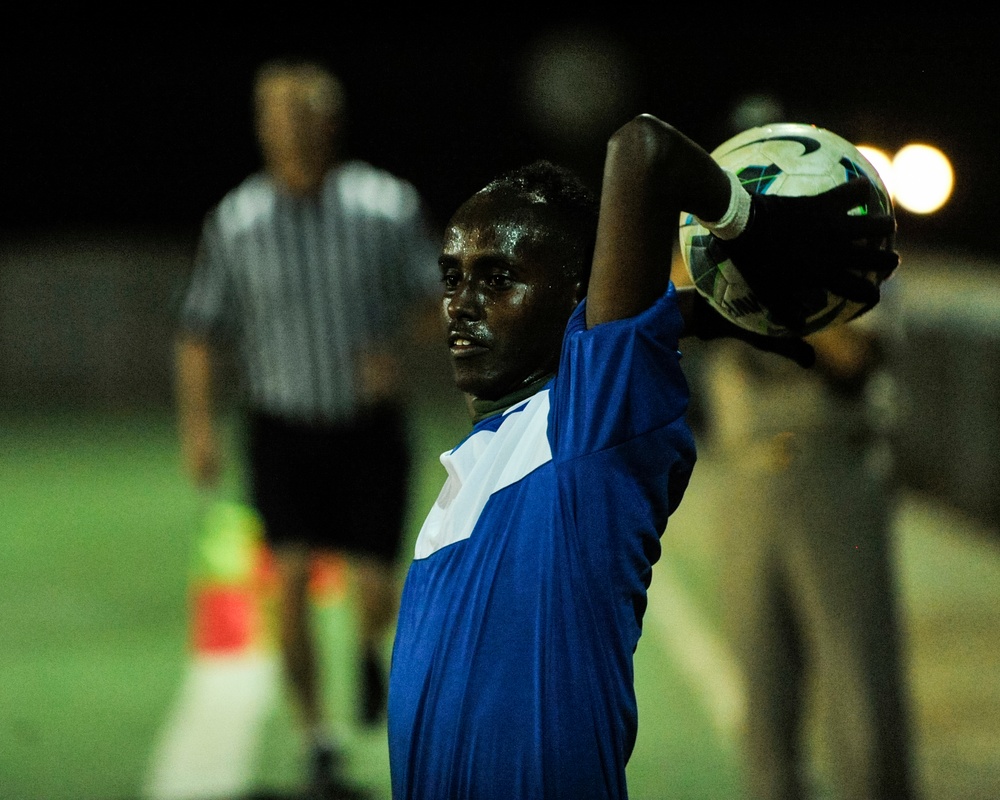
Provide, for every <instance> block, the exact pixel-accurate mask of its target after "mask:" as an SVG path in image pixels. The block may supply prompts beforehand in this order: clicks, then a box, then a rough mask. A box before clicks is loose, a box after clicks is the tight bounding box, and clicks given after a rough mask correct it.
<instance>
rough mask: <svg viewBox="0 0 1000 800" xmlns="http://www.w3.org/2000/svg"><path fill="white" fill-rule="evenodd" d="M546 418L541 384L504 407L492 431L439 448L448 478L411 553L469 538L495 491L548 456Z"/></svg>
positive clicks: (417, 554)
mask: <svg viewBox="0 0 1000 800" xmlns="http://www.w3.org/2000/svg"><path fill="white" fill-rule="evenodd" d="M548 422H549V390H548V389H545V390H543V391H541V392H539V393H538V394H536V395H534V396H533V397H531V398H529V399H528V400H526V401H525V402H524V403H521V404H518V405H515V406H512V407H511V408H509V409H507V410H506V411H505V412H504V421H503V422H502V423H501V425H500V427H499V428H498V429H497V430H496V431H492V430H481V431H477V432H476V433H473V434H472V435H471V436H469V437H468V438H467V439H466V440H465V441H463V442H462V443H461V444H460V445H459V446H458V447H457V448H455V449H454V450H451V451H449V452H447V453H444V454H442V456H441V463H442V464H443V465H444V468H445V470H447V472H448V478H447V480H446V481H445V484H444V486H443V487H442V489H441V493H440V495H438V499H437V500H436V501H435V503H434V507H433V508H432V509H431V511H430V513H429V514H428V515H427V519H426V520H424V524H423V527H422V528H421V529H420V534H419V535H418V536H417V542H416V545H415V547H414V556H413V557H414V558H415V559H420V558H427V557H428V556H430V555H433V554H434V553H436V552H437V551H438V550H440V549H441V548H443V547H447V546H448V545H450V544H454V543H455V542H460V541H462V540H464V539H468V538H469V537H470V536H471V535H472V531H473V529H474V528H475V527H476V523H477V522H478V521H479V516H480V514H482V512H483V509H484V508H485V507H486V503H487V501H488V500H489V499H490V497H491V496H492V495H493V494H495V493H496V492H499V491H500V490H501V489H503V488H505V487H507V486H512V485H513V484H515V483H517V482H518V481H519V480H521V479H522V478H523V477H525V476H526V475H528V474H530V473H531V472H533V471H534V470H536V469H538V467H540V466H542V465H543V464H547V463H548V462H549V461H551V460H552V449H551V448H550V446H549V437H548ZM514 456H516V457H514Z"/></svg>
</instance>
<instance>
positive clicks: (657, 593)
mask: <svg viewBox="0 0 1000 800" xmlns="http://www.w3.org/2000/svg"><path fill="white" fill-rule="evenodd" d="M660 567H661V568H660V570H659V571H658V572H656V571H655V570H654V575H655V577H654V580H653V584H652V586H651V587H650V589H649V593H648V598H649V610H650V611H651V612H652V614H651V615H650V616H652V618H653V621H654V623H655V624H656V627H657V630H658V631H659V632H660V634H661V635H662V636H663V637H664V638H665V639H666V641H667V650H668V653H667V656H668V657H669V658H672V659H673V660H674V661H675V662H676V663H677V665H678V666H679V667H680V669H681V670H682V672H684V674H685V675H686V677H687V679H688V682H689V683H690V685H691V687H692V688H693V689H694V690H695V692H696V693H697V695H698V696H699V697H700V698H701V701H702V703H703V704H704V706H705V708H706V709H708V712H709V715H710V717H711V720H712V723H713V725H714V726H715V727H716V729H717V730H718V732H719V733H720V734H721V735H723V736H724V737H726V738H727V739H730V740H731V739H732V738H733V736H735V734H736V732H737V731H738V729H739V728H740V726H742V724H743V719H744V715H745V712H746V692H745V688H744V682H743V676H742V673H741V672H740V668H739V665H738V664H737V662H736V660H735V658H734V657H733V655H732V653H731V652H730V651H729V649H728V648H727V647H726V645H725V643H724V642H723V640H722V639H721V637H719V636H716V635H715V634H713V633H712V625H711V624H710V623H709V622H708V620H706V619H705V617H704V615H703V614H702V613H701V611H700V610H699V609H698V607H697V605H696V604H695V602H694V601H693V600H692V598H691V596H690V595H689V594H688V593H687V592H685V591H684V589H683V588H682V586H681V585H680V583H679V582H678V580H677V578H676V576H674V575H673V574H672V573H671V572H670V569H669V567H666V565H664V564H661V565H660Z"/></svg>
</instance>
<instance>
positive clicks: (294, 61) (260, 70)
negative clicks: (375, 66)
mask: <svg viewBox="0 0 1000 800" xmlns="http://www.w3.org/2000/svg"><path fill="white" fill-rule="evenodd" d="M273 78H290V79H293V80H295V81H297V82H298V83H300V84H301V85H302V86H303V88H304V89H305V92H306V95H305V98H306V101H307V102H308V103H309V106H310V108H312V109H313V110H314V111H317V112H320V113H324V114H328V115H330V116H333V115H343V114H344V112H345V110H346V105H347V94H346V92H345V90H344V84H343V82H342V81H341V80H340V78H339V76H337V75H336V74H335V73H334V72H333V71H332V70H331V69H330V68H329V67H327V66H326V65H325V64H323V63H321V62H319V61H316V60H313V59H309V58H297V57H281V58H272V59H269V60H267V61H265V62H264V63H262V64H261V65H260V66H259V67H257V70H256V72H255V74H254V91H255V93H256V92H257V91H259V90H260V87H261V86H262V85H263V84H264V82H265V81H268V80H271V79H273Z"/></svg>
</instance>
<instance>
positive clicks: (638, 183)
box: [587, 114, 730, 327]
mask: <svg viewBox="0 0 1000 800" xmlns="http://www.w3.org/2000/svg"><path fill="white" fill-rule="evenodd" d="M729 197H730V183H729V178H728V176H727V174H726V173H725V171H724V170H723V169H722V168H721V167H720V166H719V165H718V164H717V163H716V162H715V161H714V160H713V159H712V157H711V156H710V155H709V154H708V153H707V152H706V151H705V150H704V149H703V148H702V147H701V146H699V145H698V144H696V143H695V142H693V141H692V140H691V139H689V138H688V137H687V136H685V135H684V134H682V133H681V132H680V131H678V130H677V129H675V128H674V127H672V126H671V125H668V124H667V123H665V122H663V121H662V120H659V119H657V118H656V117H653V116H651V115H649V114H642V115H640V116H637V117H635V118H633V119H632V120H630V121H629V122H627V123H626V124H625V125H623V126H622V127H621V128H619V129H618V130H617V131H616V132H615V133H614V134H613V135H612V136H611V139H610V140H609V142H608V149H607V156H606V158H605V164H604V181H603V185H602V189H601V214H600V219H599V221H598V226H597V240H596V244H595V248H594V263H593V268H592V270H591V275H590V283H589V284H588V291H587V325H588V327H593V326H594V325H598V324H600V323H602V322H608V321H609V320H614V319H623V318H625V317H630V316H633V315H635V314H638V313H640V312H642V311H644V310H645V309H647V308H649V306H651V305H652V304H653V303H654V302H655V301H656V300H657V298H659V297H660V295H662V294H663V292H664V290H665V289H666V287H667V282H668V280H669V277H670V261H671V256H672V252H673V244H674V238H675V236H676V233H677V217H678V215H679V214H680V212H681V211H682V210H684V211H690V212H691V213H694V214H697V215H698V216H699V217H701V218H703V219H719V218H721V217H722V216H723V215H724V213H725V211H726V208H727V206H728V203H729Z"/></svg>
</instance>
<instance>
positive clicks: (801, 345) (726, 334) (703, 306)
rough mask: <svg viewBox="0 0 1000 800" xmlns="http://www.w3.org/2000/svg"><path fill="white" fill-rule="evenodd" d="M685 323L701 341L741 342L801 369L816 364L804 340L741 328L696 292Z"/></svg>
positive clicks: (810, 346) (814, 352) (813, 353)
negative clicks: (737, 340) (789, 360)
mask: <svg viewBox="0 0 1000 800" xmlns="http://www.w3.org/2000/svg"><path fill="white" fill-rule="evenodd" d="M685 322H686V323H687V328H688V331H689V332H690V333H692V334H694V335H695V336H697V337H698V338H699V339H701V340H702V341H710V340H712V339H722V338H727V339H740V340H741V341H744V342H746V343H747V344H749V345H751V346H752V347H756V348H757V349H758V350H765V351H767V352H769V353H775V354H777V355H779V356H784V357H785V358H790V359H791V360H792V361H794V362H795V363H796V364H798V365H799V366H800V367H811V366H812V365H813V364H814V363H815V362H816V351H815V349H814V348H813V347H812V345H810V344H809V343H808V342H806V341H805V340H804V339H801V338H799V337H797V336H765V335H764V334H762V333H753V332H752V331H748V330H747V329H746V328H741V327H740V326H739V325H736V324H734V323H732V322H730V321H729V320H727V319H726V318H725V317H723V316H722V315H721V314H720V313H718V312H717V311H716V310H715V309H714V308H712V306H710V305H709V304H708V301H707V300H706V299H705V298H704V297H702V296H701V295H700V294H698V293H696V292H695V293H693V296H692V299H691V305H690V313H689V314H688V315H687V316H686V318H685Z"/></svg>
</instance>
